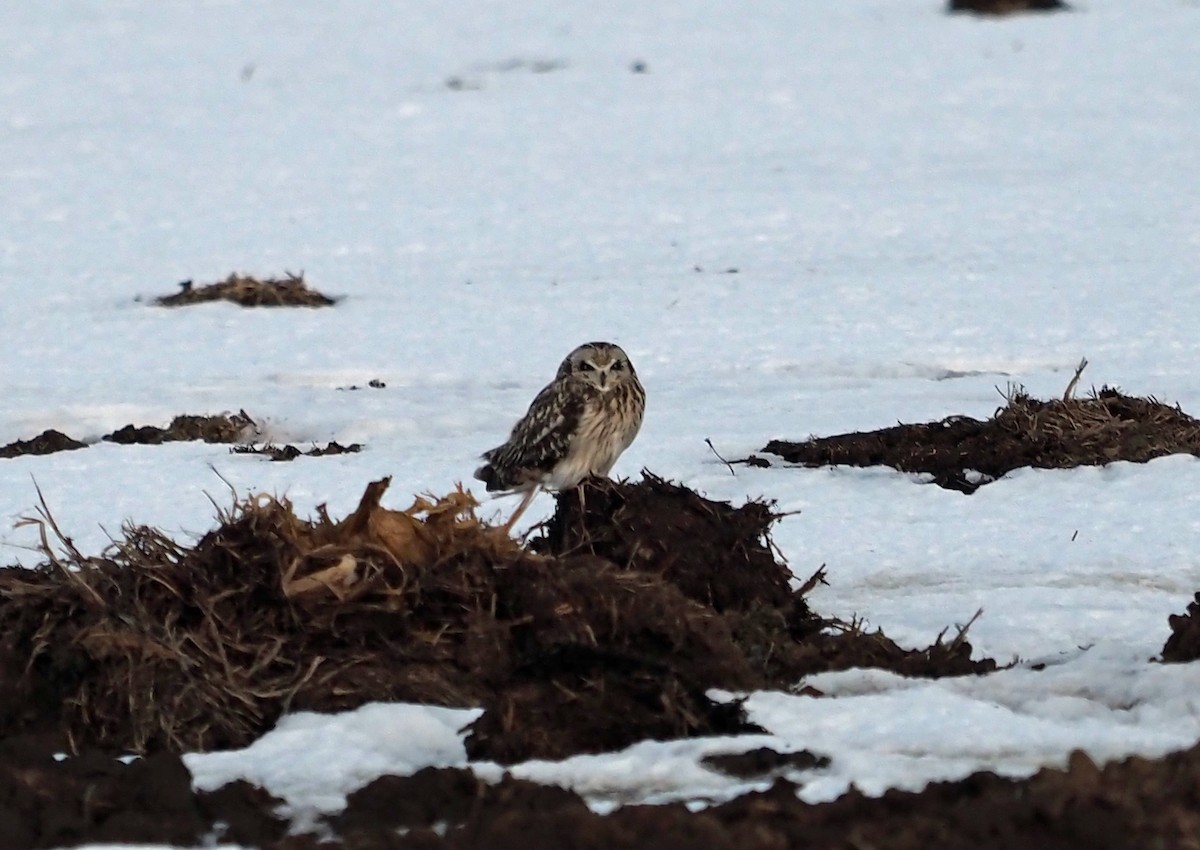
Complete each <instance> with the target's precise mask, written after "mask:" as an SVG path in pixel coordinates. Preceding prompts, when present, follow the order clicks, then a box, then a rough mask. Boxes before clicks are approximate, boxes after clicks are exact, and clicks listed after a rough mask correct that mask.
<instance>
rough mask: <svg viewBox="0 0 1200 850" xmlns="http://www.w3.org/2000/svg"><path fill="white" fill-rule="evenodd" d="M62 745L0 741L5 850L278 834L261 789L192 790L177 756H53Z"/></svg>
mask: <svg viewBox="0 0 1200 850" xmlns="http://www.w3.org/2000/svg"><path fill="white" fill-rule="evenodd" d="M63 749H64V747H63V746H62V745H61V743H59V742H56V741H53V740H49V739H38V738H8V739H3V740H0V846H3V847H4V848H5V850H27V848H43V847H45V848H49V847H70V846H73V845H77V844H82V843H90V842H97V843H99V842H104V843H117V842H122V843H124V842H129V843H148V842H154V843H159V842H166V843H171V844H175V845H179V846H186V847H192V846H199V845H201V844H203V843H204V840H205V839H206V837H208V836H209V835H214V834H215V835H219V836H220V837H221V838H222V840H224V841H229V842H233V843H237V844H246V845H248V846H262V845H265V844H268V843H270V842H273V841H276V840H278V839H279V838H281V837H282V836H283V834H284V832H285V830H286V828H287V824H286V822H284V821H281V820H279V819H278V818H277V817H276V816H275V815H273V814H272V809H274V808H275V807H276V806H278V805H279V803H280V801H279V800H275V799H273V798H272V797H270V795H268V794H267V793H266V792H264V791H263V790H262V789H260V788H255V787H253V786H250V785H248V784H246V783H244V782H236V783H233V784H231V785H226V786H225V787H223V788H221V789H219V790H217V791H215V792H213V793H201V794H197V793H195V792H193V791H192V787H191V784H192V777H191V774H190V773H188V770H187V768H186V767H184V765H183V762H182V761H180V759H179V757H178V756H176V755H172V754H169V753H158V754H156V755H152V756H149V757H148V758H145V759H137V760H134V761H132V762H130V763H129V764H124V763H123V762H121V761H118V760H117V759H116V758H114V757H113V756H112V755H105V754H103V753H99V752H88V753H85V754H83V755H80V756H78V757H75V758H68V759H63V760H60V759H57V758H55V754H56V753H61V752H62V751H63Z"/></svg>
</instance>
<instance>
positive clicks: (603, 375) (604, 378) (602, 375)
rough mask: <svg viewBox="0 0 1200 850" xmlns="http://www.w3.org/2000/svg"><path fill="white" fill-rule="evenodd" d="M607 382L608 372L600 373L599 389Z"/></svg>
mask: <svg viewBox="0 0 1200 850" xmlns="http://www.w3.org/2000/svg"><path fill="white" fill-rule="evenodd" d="M607 383H608V372H601V373H600V389H604V385H605V384H607Z"/></svg>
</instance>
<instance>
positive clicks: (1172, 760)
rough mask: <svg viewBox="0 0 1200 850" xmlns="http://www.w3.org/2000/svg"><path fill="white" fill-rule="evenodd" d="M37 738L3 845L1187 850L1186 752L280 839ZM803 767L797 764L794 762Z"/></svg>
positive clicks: (424, 780)
mask: <svg viewBox="0 0 1200 850" xmlns="http://www.w3.org/2000/svg"><path fill="white" fill-rule="evenodd" d="M53 752H54V749H53V747H49V748H48V747H47V745H46V744H45V743H43V742H29V741H21V742H16V741H4V742H0V834H3V835H4V836H5V839H6V842H5V845H4V846H5V848H6V850H27V848H28V850H32V848H43V847H60V846H69V845H72V844H78V843H83V842H155V843H158V842H170V843H172V844H177V845H182V846H198V845H200V844H202V843H205V841H206V840H211V839H210V838H209V836H214V837H215V838H216V839H217V840H221V841H228V842H233V843H237V844H239V845H244V846H247V847H263V848H271V850H316V848H318V847H319V848H324V850H339V848H385V849H386V848H395V850H401V848H406V849H407V848H413V850H416V849H417V848H420V849H421V850H437V848H443V847H444V848H454V850H472V848H483V850H509V848H514V850H524V848H527V847H530V846H537V847H542V848H546V850H556V848H579V847H597V848H599V847H603V848H611V850H624V848H630V850H632V849H633V848H644V847H664V848H674V847H681V848H682V847H712V848H728V850H733V848H745V850H778V848H781V847H822V848H826V847H828V848H834V847H839V848H840V847H847V848H849V847H888V848H895V850H908V848H912V850H925V848H929V847H938V848H945V850H959V848H962V850H980V849H981V848H982V850H1024V848H1026V847H1039V848H1049V850H1074V849H1075V848H1079V850H1084V848H1086V850H1094V848H1107V850H1141V848H1144V847H1179V848H1185V847H1194V846H1195V837H1196V835H1197V834H1198V831H1200V815H1197V807H1198V802H1200V801H1198V799H1197V793H1196V788H1197V787H1200V747H1193V748H1191V749H1189V750H1186V751H1183V752H1179V753H1174V754H1171V755H1168V756H1166V757H1165V758H1163V759H1158V760H1149V759H1143V758H1131V759H1128V760H1126V761H1123V762H1119V763H1112V764H1109V765H1106V766H1104V767H1103V768H1099V767H1097V766H1096V764H1094V763H1093V762H1092V761H1091V760H1090V759H1089V758H1088V757H1087V756H1086V755H1084V754H1083V753H1080V752H1076V753H1074V754H1072V756H1071V758H1070V760H1069V763H1068V766H1067V768H1066V769H1065V770H1051V769H1044V770H1041V771H1039V772H1038V773H1037V774H1035V775H1034V776H1032V777H1030V778H1028V779H1022V780H1012V779H1005V778H1001V777H998V776H996V775H995V774H992V773H987V772H982V773H976V774H973V775H972V776H969V777H967V778H966V779H963V780H962V781H959V782H941V783H933V784H930V785H929V786H928V787H927V788H925V789H924V790H923V791H921V792H917V793H913V792H905V791H889V792H887V793H885V794H884V795H883V796H882V797H879V798H870V797H865V796H864V795H863V794H861V793H860V792H858V791H856V790H853V789H852V790H851V791H850V792H848V793H847V794H845V795H843V796H842V797H840V798H838V799H837V800H834V801H833V802H830V803H821V804H816V805H813V804H808V803H805V802H803V801H802V800H800V799H799V798H798V797H797V791H798V787H797V786H796V785H795V784H793V783H792V782H790V781H787V780H784V779H777V780H776V781H775V783H774V785H772V786H771V787H770V788H769V789H768V790H766V791H762V792H757V793H751V794H746V795H744V796H742V797H739V798H737V799H735V800H731V801H730V802H728V803H724V804H721V805H717V806H712V807H710V808H707V809H703V810H700V811H696V812H693V811H689V809H688V808H687V807H686V806H684V805H681V804H674V805H663V806H626V807H623V808H620V809H618V810H616V811H615V812H613V813H612V814H608V815H598V814H596V813H594V812H592V811H591V810H590V809H589V808H588V807H587V805H586V804H585V803H584V801H583V800H582V799H580V797H579V796H578V795H576V794H575V793H573V792H571V791H567V790H564V789H562V788H556V787H553V786H542V785H536V784H534V783H531V782H526V781H522V780H518V779H513V778H512V777H505V778H504V779H503V780H502V781H500V782H499V783H497V784H495V785H489V784H487V783H485V782H482V781H480V780H479V779H478V778H476V777H475V776H474V774H472V773H471V772H470V771H466V770H457V769H436V768H426V769H424V770H421V771H419V772H417V773H416V774H414V775H412V776H405V777H400V776H383V777H380V778H378V779H376V780H374V781H373V782H371V783H370V784H369V785H367V786H366V787H364V788H362V789H360V790H358V791H356V792H354V793H352V794H350V795H349V798H348V804H347V806H346V808H345V810H344V811H343V812H341V813H339V814H338V815H336V816H334V817H331V818H329V819H328V820H327V822H326V826H327V827H329V829H330V832H331V833H332V834H331V835H330V836H328V837H326V838H324V839H318V838H317V837H316V836H315V835H313V834H305V835H290V836H288V835H284V834H283V833H284V828H285V825H284V824H283V823H281V822H280V821H279V820H278V818H277V817H276V816H275V815H274V814H273V810H274V809H275V808H276V807H277V806H278V803H279V801H278V800H274V799H272V798H271V797H270V796H269V795H267V794H266V793H265V792H263V791H262V790H261V789H256V788H252V787H250V786H248V785H246V784H245V783H242V782H237V783H233V784H232V785H227V786H225V787H223V788H221V789H218V790H217V791H215V792H211V793H200V794H197V793H195V792H193V791H192V789H191V783H190V777H189V776H188V773H187V771H186V769H185V768H184V767H183V765H182V764H181V763H180V762H179V759H178V757H176V756H172V755H168V754H160V755H157V756H152V757H150V758H148V759H145V760H139V761H134V762H132V763H130V764H123V763H121V762H120V761H117V760H116V759H113V758H111V757H106V756H100V755H95V754H90V755H85V756H81V757H77V758H70V759H66V760H61V761H60V760H58V759H56V758H54V756H53ZM807 766H808V765H807V763H805V764H803V765H801V767H807Z"/></svg>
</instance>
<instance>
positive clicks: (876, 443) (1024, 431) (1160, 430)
mask: <svg viewBox="0 0 1200 850" xmlns="http://www.w3.org/2000/svg"><path fill="white" fill-rule="evenodd" d="M762 451H763V452H765V453H767V454H773V455H778V456H779V457H782V458H783V459H784V460H785V461H787V462H789V463H796V464H803V465H804V466H834V465H839V464H844V465H848V466H879V465H883V466H891V467H893V468H895V469H898V470H900V471H902V472H919V473H926V474H929V475H932V476H933V482H934V483H935V484H938V485H939V486H942V487H946V488H948V489H951V490H958V491H960V492H963V493H973V492H975V490H977V489H978V488H979V487H981V486H983V485H984V484H987V483H989V482H991V481H994V480H996V479H997V478H999V477H1001V476H1002V475H1005V474H1007V473H1008V472H1011V471H1012V470H1014V469H1019V468H1021V467H1026V466H1030V467H1039V468H1042V469H1059V468H1071V467H1077V466H1100V465H1103V464H1106V463H1111V462H1113V461H1118V460H1127V461H1134V462H1138V463H1144V462H1145V461H1148V460H1151V459H1153V458H1156V457H1162V456H1163V455H1168V454H1192V455H1200V420H1196V419H1194V418H1192V417H1191V416H1189V415H1188V414H1186V413H1184V412H1183V411H1182V410H1180V409H1179V408H1178V407H1171V406H1170V405H1167V404H1163V403H1162V402H1160V401H1158V400H1156V399H1153V398H1135V397H1131V396H1126V395H1123V394H1122V393H1121V392H1120V391H1119V390H1115V389H1109V388H1107V387H1105V388H1103V389H1101V390H1100V391H1098V392H1094V393H1093V394H1092V395H1091V396H1089V397H1087V398H1080V399H1076V398H1071V399H1068V400H1055V401H1039V400H1038V399H1033V398H1030V397H1029V396H1028V395H1026V394H1025V393H1024V392H1022V391H1015V392H1013V393H1012V394H1011V395H1010V397H1009V399H1008V401H1007V403H1006V404H1005V405H1004V406H1003V407H1001V408H999V409H998V410H997V411H996V413H995V414H994V415H993V416H992V418H991V419H988V420H986V421H982V422H981V421H979V420H978V419H972V418H970V417H969V416H951V417H949V418H947V419H943V420H941V421H938V422H928V423H924V424H920V425H896V426H893V427H891V428H883V429H881V430H878V431H868V432H863V433H857V432H856V433H852V434H839V435H837V436H833V437H813V438H810V439H808V440H805V441H803V442H788V441H784V440H772V441H771V442H770V443H768V444H767V445H766V447H765V448H764V449H763V450H762ZM742 462H743V463H752V464H753V465H755V466H762V465H763V459H762V458H759V457H757V456H755V457H752V458H747V459H746V460H745V461H742ZM981 476H982V477H981Z"/></svg>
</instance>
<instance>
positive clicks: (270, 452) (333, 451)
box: [229, 441, 362, 461]
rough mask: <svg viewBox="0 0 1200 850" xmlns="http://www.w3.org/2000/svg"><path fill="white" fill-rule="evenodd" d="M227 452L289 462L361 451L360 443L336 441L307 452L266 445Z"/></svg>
mask: <svg viewBox="0 0 1200 850" xmlns="http://www.w3.org/2000/svg"><path fill="white" fill-rule="evenodd" d="M229 451H231V452H232V453H233V454H235V455H266V456H267V457H269V458H270V459H271V460H273V461H289V460H295V459H296V458H298V457H325V456H326V455H348V454H356V453H358V452H361V451H362V444H361V443H351V444H350V445H348V446H343V445H342V444H341V443H338V442H336V441H333V442H329V443H326V444H325V445H323V446H316V445H314V446H313V447H312V448H311V449H309V450H308V451H301V450H300V449H298V448H296V447H295V446H293V445H290V444H289V445H286V446H277V445H275V444H274V443H267V444H266V445H262V446H234V447H233V448H231V449H230V450H229Z"/></svg>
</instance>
